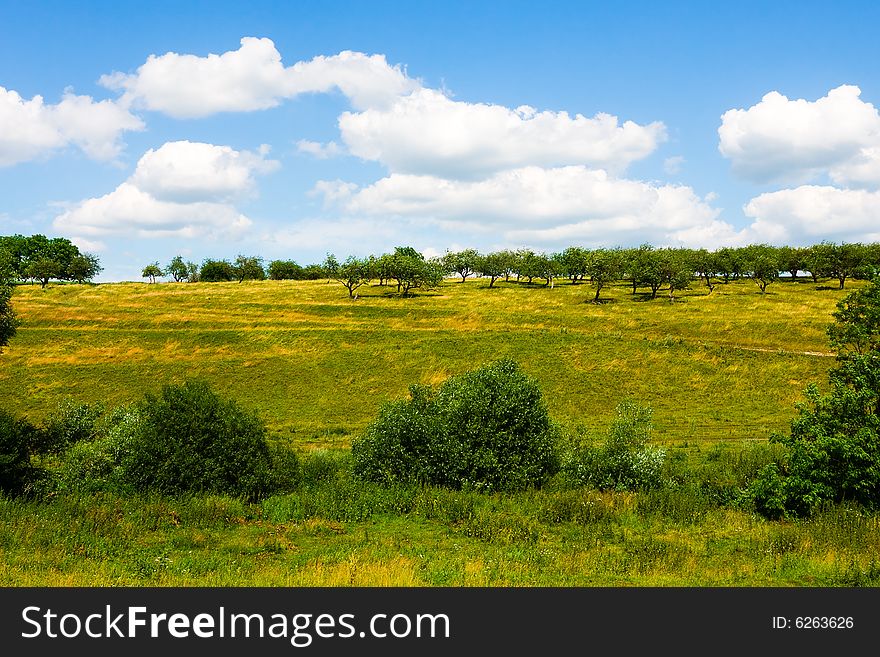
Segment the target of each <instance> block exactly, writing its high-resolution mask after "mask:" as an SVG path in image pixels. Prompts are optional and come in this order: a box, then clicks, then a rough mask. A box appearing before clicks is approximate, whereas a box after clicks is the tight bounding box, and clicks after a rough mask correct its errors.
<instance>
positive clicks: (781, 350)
mask: <svg viewBox="0 0 880 657" xmlns="http://www.w3.org/2000/svg"><path fill="white" fill-rule="evenodd" d="M487 285H488V284H487V283H486V282H483V281H474V282H471V281H469V282H467V283H464V284H458V283H454V282H446V283H444V284H443V286H442V287H441V288H440V289H439V290H436V291H432V292H427V293H422V294H419V295H418V296H416V297H414V298H406V299H401V298H398V297H397V296H396V295H393V294H391V292H392V291H393V289H394V288H385V287H379V286H372V287H370V288H369V289H364V288H362V290H361V294H360V297H359V298H358V299H357V301H350V300H349V299H348V298H347V292H346V291H345V289H344V288H343V287H342V286H341V285H339V284H336V283H330V284H328V283H326V281H297V282H293V281H262V282H246V283H243V284H238V283H212V284H177V285H174V284H157V285H148V284H134V283H130V284H112V285H98V286H79V285H62V286H54V287H49V288H47V289H46V290H40V288H39V287H38V286H21V287H19V288H18V289H17V290H16V294H15V297H14V304H15V309H16V311H17V312H18V314H19V315H20V317H21V318H22V320H23V324H22V326H21V328H20V329H19V333H18V335H17V336H16V337H15V339H14V340H13V341H12V343H11V344H10V346H9V348H8V349H7V350H6V351H5V352H4V353H3V356H2V361H0V362H2V370H0V394H2V395H3V398H4V399H6V400H11V407H10V408H9V409H8V410H10V411H13V412H16V413H21V414H26V415H27V416H29V417H31V418H32V419H34V420H39V419H41V418H42V417H44V416H45V415H46V414H48V413H49V412H51V410H52V409H54V408H55V406H56V405H57V402H58V400H59V398H63V397H65V396H70V397H73V398H75V399H77V400H80V401H99V400H100V401H104V402H106V403H108V404H110V405H114V404H118V403H123V402H126V401H132V400H134V399H137V398H139V397H140V396H142V394H143V392H144V391H155V390H157V389H158V388H159V386H160V385H161V384H163V383H166V382H171V381H181V380H183V379H184V378H186V377H191V376H199V377H203V378H205V379H207V380H208V381H209V382H210V383H211V384H212V385H213V386H214V387H215V388H216V389H217V390H219V391H221V392H222V393H224V394H225V395H228V396H231V397H233V398H235V399H236V400H238V401H239V402H241V403H242V404H244V405H245V406H247V407H250V408H252V409H254V410H256V411H257V412H258V413H259V414H260V415H261V416H262V417H263V418H264V419H265V420H266V422H267V423H268V425H269V427H270V428H271V429H272V430H273V431H274V432H276V434H277V435H278V436H279V437H283V438H284V439H285V440H288V439H289V440H290V441H292V444H294V445H297V446H300V447H307V446H322V447H345V446H347V445H348V443H349V440H350V436H351V435H352V434H354V433H357V432H358V431H359V430H361V429H362V428H363V427H364V426H365V425H366V424H367V423H368V422H369V421H370V419H371V418H373V417H374V416H375V415H376V411H377V409H378V407H379V406H380V404H381V403H382V402H383V401H384V400H387V399H392V398H398V397H401V396H404V395H405V394H406V391H407V388H408V386H409V385H410V384H411V383H438V382H440V381H442V380H444V379H445V378H446V377H448V376H449V375H451V374H455V373H459V372H462V371H465V370H468V369H472V368H474V367H476V366H477V365H479V364H481V363H483V362H485V361H488V360H492V359H495V358H500V357H512V358H514V359H516V360H517V361H519V362H520V363H521V364H522V366H523V367H524V369H525V370H526V371H527V372H528V373H529V374H531V375H532V376H534V377H535V378H536V379H537V380H538V382H539V384H540V386H541V388H542V390H543V392H544V394H545V395H546V397H547V399H548V403H549V406H550V410H551V413H552V414H553V416H554V417H555V418H556V419H557V420H559V421H560V422H563V423H566V424H569V425H582V426H585V427H591V428H593V427H595V428H601V427H604V426H605V425H607V423H608V422H609V421H610V418H611V416H612V414H613V412H614V408H615V406H616V405H617V403H618V402H620V401H621V400H622V399H624V398H627V397H633V398H636V399H638V400H640V401H642V402H643V403H646V404H648V405H650V406H651V407H652V408H653V409H654V412H655V420H656V424H657V436H658V439H659V440H662V441H682V440H688V441H714V440H750V439H765V438H767V435H768V431H770V430H784V429H785V428H786V427H787V425H788V420H789V419H790V417H791V416H792V414H793V412H794V407H793V402H795V401H797V400H798V399H800V398H801V395H802V391H803V389H804V386H805V385H806V384H807V383H808V382H810V381H817V382H818V381H823V380H824V379H825V373H826V372H827V370H828V368H829V367H830V366H831V365H832V363H833V358H831V357H830V356H831V354H830V349H829V347H828V342H827V337H826V335H825V328H826V326H827V325H828V323H829V322H830V321H831V312H832V311H833V310H834V307H835V304H836V302H837V301H838V300H839V299H841V298H842V297H843V296H845V294H846V293H847V292H848V291H849V290H845V291H839V290H831V289H820V290H817V289H816V287H817V286H816V285H815V284H813V283H812V282H811V281H810V282H807V281H798V282H797V283H792V282H780V283H779V284H776V285H773V286H771V287H770V288H769V291H768V293H767V294H766V295H761V294H760V292H759V290H758V288H757V287H756V286H755V285H754V284H753V283H752V282H750V281H743V282H737V283H731V284H728V285H719V286H717V287H716V289H715V291H714V292H713V293H712V294H711V295H710V294H707V290H706V288H704V287H701V286H697V285H695V286H694V289H693V290H691V291H687V292H685V293H684V294H683V295H682V296H681V297H680V298H679V299H678V300H677V301H676V302H675V303H669V302H668V301H667V300H665V299H663V298H658V299H655V300H646V298H645V297H644V296H643V295H641V294H639V295H636V296H633V295H632V294H631V293H630V290H629V288H628V287H626V286H622V285H621V286H618V287H614V288H610V289H608V291H607V292H605V291H604V290H603V299H605V300H606V301H607V302H606V303H601V304H592V303H585V301H586V300H588V299H590V298H591V297H592V292H591V288H590V287H589V286H588V285H557V286H556V287H555V288H554V289H549V288H545V287H544V286H543V285H535V286H527V285H518V284H513V283H510V284H504V283H501V284H500V285H499V287H498V288H493V289H488V287H487Z"/></svg>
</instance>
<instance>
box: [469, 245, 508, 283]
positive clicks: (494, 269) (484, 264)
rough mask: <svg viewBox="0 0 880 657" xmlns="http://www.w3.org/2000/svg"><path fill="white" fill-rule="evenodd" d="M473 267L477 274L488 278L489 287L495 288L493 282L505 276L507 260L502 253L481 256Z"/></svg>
mask: <svg viewBox="0 0 880 657" xmlns="http://www.w3.org/2000/svg"><path fill="white" fill-rule="evenodd" d="M475 266H476V271H477V273H479V274H480V275H481V276H486V277H488V278H489V287H495V281H496V280H498V279H499V278H501V277H502V276H504V275H506V274H507V267H508V258H506V257H505V256H504V254H502V253H490V254H489V255H481V256H479V257H478V258H477V260H476V264H475Z"/></svg>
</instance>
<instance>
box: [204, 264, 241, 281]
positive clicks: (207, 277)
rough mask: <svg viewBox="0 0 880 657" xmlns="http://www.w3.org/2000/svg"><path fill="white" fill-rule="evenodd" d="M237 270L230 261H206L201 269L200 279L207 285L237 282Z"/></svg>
mask: <svg viewBox="0 0 880 657" xmlns="http://www.w3.org/2000/svg"><path fill="white" fill-rule="evenodd" d="M235 278H236V277H235V268H234V267H233V266H232V263H231V262H229V261H228V260H210V259H208V260H205V261H204V262H203V263H202V266H201V269H199V279H200V280H202V281H204V282H206V283H219V282H225V281H232V280H235Z"/></svg>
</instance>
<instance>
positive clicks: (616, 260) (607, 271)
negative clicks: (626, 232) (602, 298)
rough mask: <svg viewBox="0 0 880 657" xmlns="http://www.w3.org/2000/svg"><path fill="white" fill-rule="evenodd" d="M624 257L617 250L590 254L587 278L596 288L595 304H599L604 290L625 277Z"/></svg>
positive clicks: (598, 250) (598, 251)
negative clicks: (600, 295)
mask: <svg viewBox="0 0 880 657" xmlns="http://www.w3.org/2000/svg"><path fill="white" fill-rule="evenodd" d="M623 269H624V267H623V256H622V254H621V252H620V251H619V250H617V249H614V250H609V249H597V250H595V251H593V252H591V253H590V262H589V264H588V265H587V276H589V277H590V283H591V284H592V285H593V287H595V288H596V296H594V297H593V302H594V303H598V301H599V294H600V293H601V292H602V288H603V287H605V286H606V285H608V284H609V283H613V282H614V281H617V280H619V279H620V278H621V277H622V276H623Z"/></svg>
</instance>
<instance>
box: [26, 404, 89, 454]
mask: <svg viewBox="0 0 880 657" xmlns="http://www.w3.org/2000/svg"><path fill="white" fill-rule="evenodd" d="M103 415H104V406H103V405H102V404H100V403H98V404H79V403H77V402H75V401H73V400H66V401H64V402H62V403H61V404H60V405H59V407H58V409H57V410H56V411H55V413H54V414H53V415H52V416H51V417H50V418H49V419H48V420H47V422H46V426H45V427H44V428H43V430H42V432H41V434H40V436H39V437H38V441H37V445H36V448H37V451H38V452H39V453H41V454H62V453H64V452H65V451H66V450H67V449H69V448H70V447H71V446H72V445H75V444H76V443H79V442H85V441H91V440H93V439H95V438H96V437H97V436H98V434H99V432H100V429H99V425H100V421H101V418H102V416H103Z"/></svg>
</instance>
